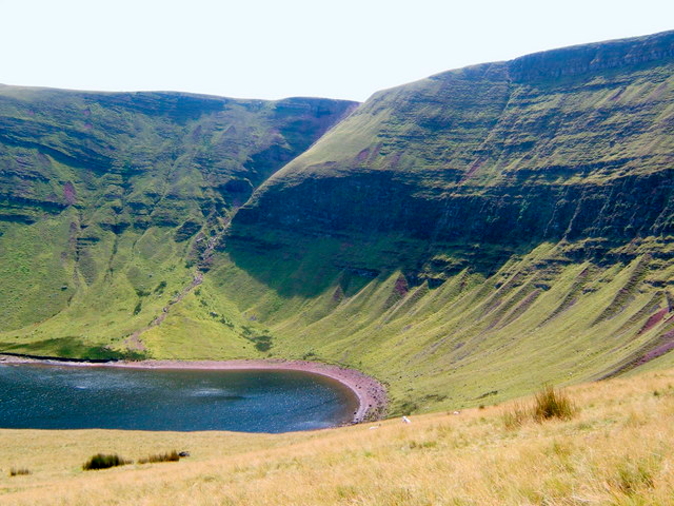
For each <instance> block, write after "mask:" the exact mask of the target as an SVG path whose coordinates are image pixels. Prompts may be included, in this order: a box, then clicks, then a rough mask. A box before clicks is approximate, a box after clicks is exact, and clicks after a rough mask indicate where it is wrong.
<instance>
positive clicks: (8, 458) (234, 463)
mask: <svg viewBox="0 0 674 506" xmlns="http://www.w3.org/2000/svg"><path fill="white" fill-rule="evenodd" d="M566 394H567V395H568V396H569V397H570V398H571V400H572V401H573V403H574V404H575V405H576V407H577V408H578V412H577V413H576V414H575V416H574V417H573V418H571V419H569V420H565V421H558V420H555V421H546V422H543V423H537V422H535V421H533V420H532V419H530V418H527V419H525V420H524V421H523V422H522V423H521V425H517V424H513V423H512V418H513V417H512V415H513V413H515V412H517V410H523V409H526V408H528V407H529V406H531V405H532V403H533V399H532V398H527V399H520V400H519V401H515V402H511V403H507V404H502V405H499V406H485V407H483V408H482V409H474V410H467V411H463V412H461V413H460V414H458V415H455V414H452V413H436V414H428V415H423V416H418V417H412V423H411V424H404V423H402V422H401V421H400V420H399V419H393V420H388V421H385V422H381V423H377V424H364V425H358V426H353V427H348V428H341V429H334V430H325V431H318V432H306V433H293V434H284V435H264V434H262V435H252V434H234V433H219V432H214V433H144V432H118V431H63V432H54V431H27V430H21V431H16V430H3V431H0V469H1V474H0V504H3V505H4V504H8V505H9V504H11V505H34V504H41V505H66V504H67V505H72V506H76V505H103V504H105V505H115V504H120V505H121V504H124V505H127V504H136V505H162V506H163V505H183V506H185V505H230V504H231V505H234V504H248V505H262V504H274V505H291V504H292V505H315V504H321V505H332V504H340V505H406V506H416V505H445V504H447V505H450V504H451V505H463V504H465V505H471V504H480V505H482V504H484V505H491V504H507V505H508V504H510V505H522V504H541V505H542V504H545V505H584V504H612V505H638V504H639V505H640V504H663V505H664V504H674V466H673V464H674V458H673V457H672V455H673V453H672V450H673V445H674V423H673V422H674V370H668V371H666V372H651V373H648V374H643V375H639V376H635V377H632V378H622V379H615V380H610V381H604V382H599V383H593V384H585V385H580V386H576V387H572V388H569V389H568V390H566ZM374 427H376V429H375V428H374ZM173 449H177V450H188V451H190V452H191V456H190V457H189V458H187V459H182V460H181V461H180V462H178V463H162V464H143V465H139V464H132V465H127V466H123V467H117V468H113V469H109V470H104V471H89V472H85V471H82V470H81V466H82V464H83V463H84V462H85V461H86V460H87V459H88V458H89V457H91V456H92V455H94V454H96V453H98V452H104V453H118V454H119V455H121V456H123V457H124V458H128V459H134V460H137V459H139V458H141V457H143V456H146V455H149V454H154V453H159V452H167V451H171V450H173ZM12 468H14V469H26V470H28V471H30V473H31V474H27V475H20V476H10V471H11V469H12Z"/></svg>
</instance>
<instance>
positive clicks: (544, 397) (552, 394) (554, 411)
mask: <svg viewBox="0 0 674 506" xmlns="http://www.w3.org/2000/svg"><path fill="white" fill-rule="evenodd" d="M534 402H535V404H534V408H533V418H534V420H536V421H537V422H543V421H545V420H550V419H552V418H558V419H560V420H570V419H571V418H573V417H574V416H575V415H576V413H577V411H578V410H577V408H576V406H575V405H574V403H573V402H572V401H571V399H569V397H568V396H567V395H566V394H564V393H563V392H562V391H561V390H555V388H554V387H553V386H552V385H548V386H546V387H544V388H543V390H541V391H540V392H538V393H537V394H536V399H535V401H534Z"/></svg>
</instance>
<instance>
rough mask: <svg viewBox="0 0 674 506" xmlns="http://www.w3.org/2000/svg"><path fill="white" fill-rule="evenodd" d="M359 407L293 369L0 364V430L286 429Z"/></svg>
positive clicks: (326, 382)
mask: <svg viewBox="0 0 674 506" xmlns="http://www.w3.org/2000/svg"><path fill="white" fill-rule="evenodd" d="M356 409H357V400H356V397H355V395H354V394H353V393H352V392H351V391H349V390H348V389H346V388H345V387H344V386H342V385H341V384H339V383H338V382H336V381H334V380H331V379H329V378H325V377H323V376H318V375H313V374H307V373H301V372H294V371H205V370H156V369H153V370H143V369H114V368H105V367H56V366H43V365H0V428H24V429H28V428H30V429H90V428H101V429H134V430H155V431H159V430H172V431H197V430H232V431H244V432H288V431H298V430H311V429H321V428H326V427H333V426H335V425H340V424H342V423H346V422H349V421H350V420H351V419H352V417H353V412H354V411H355V410H356Z"/></svg>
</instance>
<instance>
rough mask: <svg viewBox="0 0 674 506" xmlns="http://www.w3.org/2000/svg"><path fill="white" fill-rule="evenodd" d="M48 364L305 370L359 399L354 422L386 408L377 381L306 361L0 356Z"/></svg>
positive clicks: (376, 415) (14, 361)
mask: <svg viewBox="0 0 674 506" xmlns="http://www.w3.org/2000/svg"><path fill="white" fill-rule="evenodd" d="M3 363H4V364H31V363H32V364H36V363H38V364H48V365H59V366H68V367H119V368H128V369H210V370H221V371H235V370H258V371H259V370H287V371H302V372H307V373H312V374H319V375H322V376H326V377H328V378H331V379H333V380H335V381H338V382H339V383H341V384H342V385H344V386H345V387H347V388H348V389H349V390H351V391H352V392H353V393H354V394H355V395H356V397H357V398H358V409H357V410H356V412H355V413H354V416H353V423H362V422H365V421H373V420H377V419H379V418H381V417H382V415H383V413H384V410H385V409H386V405H387V401H388V399H387V395H386V389H385V388H384V386H383V385H382V384H381V383H379V382H378V381H377V380H375V379H374V378H372V377H370V376H367V375H366V374H363V373H361V372H360V371H356V370H354V369H346V368H343V367H339V366H336V365H329V364H322V363H318V362H306V361H303V360H224V361H217V360H198V361H182V360H141V361H138V362H127V361H123V360H120V361H114V362H113V361H111V362H86V361H66V360H58V359H53V358H44V359H42V358H32V357H21V356H16V355H2V354H0V364H3Z"/></svg>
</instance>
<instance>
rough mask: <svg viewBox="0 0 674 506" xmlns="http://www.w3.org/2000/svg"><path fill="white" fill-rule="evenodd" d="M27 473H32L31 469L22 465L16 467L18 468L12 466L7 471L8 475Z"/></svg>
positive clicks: (24, 474)
mask: <svg viewBox="0 0 674 506" xmlns="http://www.w3.org/2000/svg"><path fill="white" fill-rule="evenodd" d="M29 474H32V473H31V471H30V469H26V468H24V467H22V468H18V469H17V468H14V467H13V468H12V469H11V470H10V471H9V475H10V476H27V475H29Z"/></svg>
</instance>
